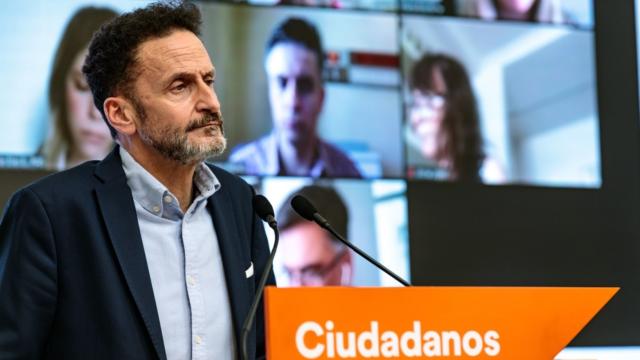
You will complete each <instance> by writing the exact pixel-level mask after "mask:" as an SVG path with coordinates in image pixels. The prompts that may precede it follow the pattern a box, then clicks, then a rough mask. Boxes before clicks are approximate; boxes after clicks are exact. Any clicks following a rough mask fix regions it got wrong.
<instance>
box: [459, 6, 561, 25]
mask: <svg viewBox="0 0 640 360" xmlns="http://www.w3.org/2000/svg"><path fill="white" fill-rule="evenodd" d="M457 9H458V15H460V16H467V17H477V18H480V19H484V20H514V21H531V22H542V23H555V24H560V23H565V22H567V21H566V18H565V14H564V13H563V10H562V7H561V4H560V0H458V3H457Z"/></svg>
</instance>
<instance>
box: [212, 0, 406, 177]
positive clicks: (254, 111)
mask: <svg viewBox="0 0 640 360" xmlns="http://www.w3.org/2000/svg"><path fill="white" fill-rule="evenodd" d="M201 9H202V13H203V20H204V21H203V34H202V39H203V41H204V43H205V46H206V47H207V49H209V52H210V55H211V58H212V60H213V63H214V66H215V67H216V91H217V94H218V97H219V98H220V102H221V104H222V113H223V116H224V118H225V133H226V134H227V137H228V148H229V151H228V152H227V154H226V156H227V157H226V158H222V159H221V160H222V162H223V165H224V166H226V167H227V168H228V169H229V170H231V171H233V172H236V173H239V174H243V175H257V176H260V175H265V176H274V175H284V176H311V177H314V178H317V177H329V178H380V177H402V176H403V157H402V153H403V150H402V142H401V124H402V119H401V118H402V116H401V112H402V101H401V95H400V88H401V85H400V84H401V79H400V71H399V65H400V60H399V57H398V24H397V22H398V18H397V16H396V15H395V14H392V13H385V12H366V11H336V10H335V9H323V8H308V7H296V6H278V7H258V6H237V5H232V4H228V3H216V2H206V3H201ZM371 29H375V31H371ZM323 63H324V66H323V65H322V64H323Z"/></svg>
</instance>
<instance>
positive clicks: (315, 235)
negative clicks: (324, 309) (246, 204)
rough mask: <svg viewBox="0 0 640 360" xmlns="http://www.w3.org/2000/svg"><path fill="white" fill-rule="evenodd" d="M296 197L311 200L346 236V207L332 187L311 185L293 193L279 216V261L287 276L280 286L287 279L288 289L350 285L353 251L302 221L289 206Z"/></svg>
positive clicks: (338, 230) (335, 227) (311, 224)
mask: <svg viewBox="0 0 640 360" xmlns="http://www.w3.org/2000/svg"><path fill="white" fill-rule="evenodd" d="M296 195H302V196H304V197H306V198H307V199H309V200H310V201H311V202H312V203H313V204H314V205H315V206H316V207H317V209H318V211H319V212H320V213H321V214H322V215H323V216H325V217H326V218H327V220H328V221H329V222H330V223H331V225H332V226H333V227H334V229H335V230H336V231H337V232H338V233H339V234H342V235H343V236H347V230H348V229H347V227H348V226H347V224H348V223H349V214H348V212H347V207H346V205H345V203H344V201H343V200H342V198H341V197H340V195H339V194H338V193H337V192H336V191H335V190H334V189H333V188H330V187H323V186H318V185H308V186H305V187H303V188H301V189H299V190H297V191H295V192H293V193H292V194H291V195H289V198H288V199H287V200H285V202H284V203H283V204H284V205H283V206H282V207H280V209H279V210H278V214H277V219H278V223H279V226H280V245H279V247H278V261H279V262H280V263H281V264H282V268H283V274H284V277H285V279H278V283H279V284H281V282H280V280H284V281H283V283H284V285H288V286H330V285H332V286H349V285H351V282H352V277H353V260H352V257H351V251H350V250H349V248H348V247H347V246H346V245H344V244H343V243H342V242H340V241H339V240H338V239H336V238H334V237H333V236H332V235H331V234H330V233H329V232H327V231H326V230H324V229H323V228H321V227H320V226H318V225H317V224H316V223H314V222H311V221H308V220H305V219H303V218H302V217H300V216H299V215H298V214H297V213H296V212H295V211H294V210H293V209H292V208H291V206H289V204H290V203H291V199H293V197H294V196H296Z"/></svg>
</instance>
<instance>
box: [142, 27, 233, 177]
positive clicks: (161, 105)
mask: <svg viewBox="0 0 640 360" xmlns="http://www.w3.org/2000/svg"><path fill="white" fill-rule="evenodd" d="M137 55H138V56H137V59H138V61H137V65H136V66H137V68H136V70H137V71H138V73H139V76H137V78H136V80H135V81H134V99H131V100H132V101H133V105H134V107H135V110H136V113H137V118H136V119H135V122H136V130H137V133H138V135H139V136H140V139H141V140H142V143H143V144H144V145H145V146H148V147H149V148H152V149H154V150H155V151H157V152H159V153H160V154H161V155H163V156H164V157H166V158H168V159H171V160H174V161H177V162H180V163H182V164H189V163H195V162H199V161H202V160H204V159H206V158H207V157H211V156H215V155H219V154H220V153H222V152H223V151H224V148H225V146H226V140H225V138H224V133H223V128H222V116H221V114H220V103H219V101H218V98H217V96H216V93H215V91H214V89H213V81H214V78H215V70H214V68H213V64H212V63H211V60H210V59H209V55H208V54H207V51H206V50H205V48H204V46H203V44H202V42H201V41H200V39H198V37H197V36H196V35H194V34H193V33H191V32H189V31H184V30H176V31H173V32H172V33H170V34H169V35H168V36H165V37H162V38H158V39H152V40H149V41H147V42H145V43H143V44H142V45H141V46H140V48H139V49H138V53H137Z"/></svg>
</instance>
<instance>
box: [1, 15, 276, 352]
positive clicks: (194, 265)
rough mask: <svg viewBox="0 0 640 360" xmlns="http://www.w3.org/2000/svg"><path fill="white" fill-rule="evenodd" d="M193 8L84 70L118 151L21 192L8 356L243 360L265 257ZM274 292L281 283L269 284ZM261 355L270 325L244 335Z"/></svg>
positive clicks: (4, 231)
mask: <svg viewBox="0 0 640 360" xmlns="http://www.w3.org/2000/svg"><path fill="white" fill-rule="evenodd" d="M200 21H201V20H200V13H199V11H198V9H197V7H195V6H194V5H192V4H175V5H170V4H152V5H150V6H148V7H146V8H143V9H139V10H136V11H134V12H132V13H128V14H124V15H122V16H120V17H118V18H116V19H115V20H113V21H111V22H110V23H108V24H107V25H105V26H104V27H102V28H101V29H100V30H99V31H98V33H97V34H95V36H94V38H93V40H92V42H91V44H90V47H89V55H88V57H87V59H86V62H85V66H84V68H83V72H84V74H85V76H86V78H87V81H88V83H89V86H90V87H91V91H92V94H93V97H94V101H95V104H96V106H97V107H98V109H99V110H100V111H101V113H102V116H103V117H104V119H105V120H106V121H107V124H108V126H109V128H110V130H111V132H112V134H113V135H114V137H115V139H116V140H117V142H118V144H119V146H116V148H115V150H114V151H113V152H112V153H111V154H110V155H108V156H107V158H105V159H104V160H103V161H101V162H97V161H94V162H89V163H85V164H83V165H81V166H78V167H76V168H73V169H71V170H68V171H65V172H61V173H58V174H56V175H53V176H51V177H48V178H46V179H43V180H42V181H39V182H37V183H35V184H33V185H30V186H28V187H27V188H25V189H23V190H21V191H19V192H18V193H16V194H15V195H14V196H13V198H12V200H11V201H10V204H9V207H8V208H7V211H6V213H5V215H4V219H3V220H2V223H1V224H0V249H1V252H0V358H20V359H26V358H29V359H30V358H33V359H35V358H38V359H40V358H45V359H59V358H64V359H188V358H191V359H212V358H215V359H235V358H236V354H238V353H239V352H238V350H236V349H237V348H238V346H239V345H240V331H241V324H242V323H243V321H244V319H245V317H246V315H247V313H248V310H249V306H250V304H251V301H252V298H253V296H254V288H255V286H256V282H257V280H256V276H255V275H254V274H260V273H261V272H262V271H263V268H264V265H265V262H266V258H267V256H268V252H269V249H268V245H267V242H266V237H265V234H264V230H263V226H262V224H261V222H260V221H259V219H258V218H257V217H256V216H255V215H254V213H253V210H252V207H251V205H250V204H251V198H252V195H253V192H252V189H251V188H250V187H249V186H248V185H247V184H246V183H245V182H243V181H242V180H240V179H239V178H237V177H235V176H233V175H230V174H228V173H226V172H224V171H222V170H220V169H218V168H216V167H213V166H209V165H206V164H205V163H204V162H203V160H204V159H205V158H207V157H210V156H215V155H218V154H220V153H221V152H222V151H223V150H224V148H225V143H226V140H225V138H224V136H223V129H222V117H221V115H220V103H219V102H218V99H217V97H216V94H215V91H214V89H213V86H212V85H213V82H214V78H215V70H214V67H213V64H212V63H211V60H210V59H209V56H208V54H207V52H206V50H205V48H204V46H203V44H202V42H201V41H200V40H199V38H198V37H197V34H198V33H199V26H200ZM269 283H271V284H273V283H274V280H273V277H271V278H270V280H269ZM248 349H249V355H250V358H254V357H258V356H263V355H264V334H263V314H262V312H260V313H259V314H258V318H257V326H256V327H255V328H254V329H252V332H251V334H250V336H249V345H248Z"/></svg>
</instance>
